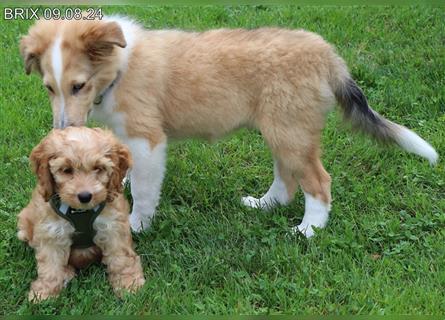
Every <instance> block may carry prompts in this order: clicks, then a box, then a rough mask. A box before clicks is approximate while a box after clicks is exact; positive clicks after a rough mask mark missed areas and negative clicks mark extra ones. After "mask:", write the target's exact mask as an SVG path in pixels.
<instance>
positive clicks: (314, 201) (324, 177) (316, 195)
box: [275, 144, 331, 238]
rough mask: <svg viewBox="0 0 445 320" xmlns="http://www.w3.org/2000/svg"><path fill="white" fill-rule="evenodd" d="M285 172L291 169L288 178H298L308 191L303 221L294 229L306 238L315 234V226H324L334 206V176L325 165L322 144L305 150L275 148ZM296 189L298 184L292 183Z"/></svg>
mask: <svg viewBox="0 0 445 320" xmlns="http://www.w3.org/2000/svg"><path fill="white" fill-rule="evenodd" d="M275 153H276V154H277V157H278V158H279V159H280V161H279V163H280V164H281V166H282V168H283V172H288V175H289V176H288V178H287V181H292V183H294V181H295V180H297V181H298V182H299V183H300V186H301V188H302V190H303V192H304V197H305V210H304V217H303V221H302V222H301V224H300V225H298V226H297V227H295V228H294V231H299V232H301V233H303V234H304V235H305V236H306V237H308V238H309V237H312V236H313V235H314V229H313V227H317V228H324V227H325V226H326V223H327V222H328V218H329V211H330V207H331V177H330V176H329V174H328V173H327V172H326V170H325V169H324V168H323V165H322V163H321V160H320V151H319V147H318V144H312V145H308V146H305V147H303V148H301V149H297V150H292V149H288V148H278V150H277V149H275ZM288 185H289V184H288ZM290 186H292V187H293V188H294V190H295V188H296V187H294V185H290Z"/></svg>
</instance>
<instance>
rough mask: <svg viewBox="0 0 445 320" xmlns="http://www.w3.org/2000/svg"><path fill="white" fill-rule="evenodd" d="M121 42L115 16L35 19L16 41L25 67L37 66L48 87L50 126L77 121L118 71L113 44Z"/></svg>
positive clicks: (77, 123)
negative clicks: (110, 20)
mask: <svg viewBox="0 0 445 320" xmlns="http://www.w3.org/2000/svg"><path fill="white" fill-rule="evenodd" d="M125 46H126V41H125V37H124V35H123V33H122V29H121V27H120V26H119V24H118V23H116V22H107V21H100V20H92V21H89V20H78V21H76V20H72V21H66V20H65V21H63V20H40V21H38V22H37V23H36V24H35V25H34V26H33V27H32V28H31V29H30V30H29V33H28V35H26V36H24V37H23V38H22V39H21V42H20V52H21V54H22V56H23V59H24V63H25V71H26V73H27V74H30V73H31V72H32V71H33V70H34V71H37V72H38V73H39V74H40V75H41V76H42V80H43V84H44V85H45V86H46V88H47V90H48V94H49V97H50V100H51V106H52V111H53V127H54V128H65V127H68V126H82V125H84V124H85V122H86V120H87V117H88V113H89V112H90V111H91V108H92V107H93V102H94V100H95V98H96V97H97V96H99V95H100V94H101V93H103V91H104V90H105V89H106V88H107V87H108V86H109V85H110V84H111V83H112V82H113V80H114V79H116V77H117V75H118V56H119V54H120V52H119V49H118V48H124V47H125Z"/></svg>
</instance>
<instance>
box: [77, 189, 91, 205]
mask: <svg viewBox="0 0 445 320" xmlns="http://www.w3.org/2000/svg"><path fill="white" fill-rule="evenodd" d="M77 197H78V198H79V201H80V202H82V203H88V202H90V200H91V198H92V197H93V195H92V194H91V193H89V192H87V191H84V192H81V193H79V194H78V195H77Z"/></svg>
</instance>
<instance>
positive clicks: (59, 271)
mask: <svg viewBox="0 0 445 320" xmlns="http://www.w3.org/2000/svg"><path fill="white" fill-rule="evenodd" d="M70 246H71V242H70V241H69V240H68V239H67V241H63V242H59V241H58V239H52V240H50V241H48V240H45V241H44V242H41V243H40V244H38V245H37V247H35V251H36V260H37V279H36V280H34V281H33V283H32V284H31V289H30V291H29V295H28V299H29V301H32V302H39V301H42V300H45V299H47V298H50V297H55V296H57V295H58V294H59V293H60V291H61V290H62V288H63V287H64V286H66V284H67V283H68V282H69V281H70V280H71V279H72V278H73V277H74V275H75V271H74V269H73V267H71V266H70V265H68V259H69V256H70V250H71V248H70Z"/></svg>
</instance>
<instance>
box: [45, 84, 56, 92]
mask: <svg viewBox="0 0 445 320" xmlns="http://www.w3.org/2000/svg"><path fill="white" fill-rule="evenodd" d="M45 87H46V89H48V91H49V92H51V93H54V90H53V87H51V86H50V85H49V84H47V85H45Z"/></svg>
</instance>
